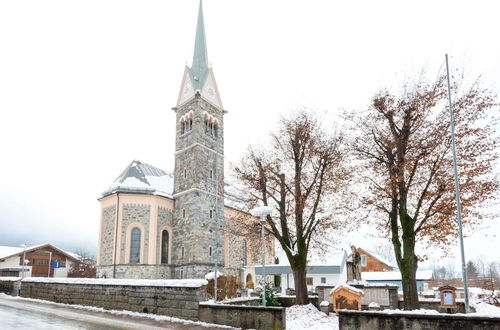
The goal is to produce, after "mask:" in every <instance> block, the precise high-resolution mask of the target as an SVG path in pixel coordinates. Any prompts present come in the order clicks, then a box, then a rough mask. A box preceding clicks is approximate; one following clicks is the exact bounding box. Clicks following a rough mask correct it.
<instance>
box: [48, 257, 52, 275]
mask: <svg viewBox="0 0 500 330" xmlns="http://www.w3.org/2000/svg"><path fill="white" fill-rule="evenodd" d="M51 262H52V252H49V271H48V273H47V277H50V263H51Z"/></svg>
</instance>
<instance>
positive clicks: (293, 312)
mask: <svg viewBox="0 0 500 330" xmlns="http://www.w3.org/2000/svg"><path fill="white" fill-rule="evenodd" d="M286 328H287V330H305V329H307V330H338V329H339V320H338V318H337V316H335V313H330V315H329V316H328V315H326V314H325V313H323V312H321V311H319V310H318V309H317V308H316V307H314V305H312V304H309V305H295V306H292V307H288V308H287V309H286Z"/></svg>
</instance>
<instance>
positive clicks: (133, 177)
mask: <svg viewBox="0 0 500 330" xmlns="http://www.w3.org/2000/svg"><path fill="white" fill-rule="evenodd" d="M173 190H174V176H173V175H172V174H170V173H168V172H166V171H164V170H161V169H159V168H157V167H154V166H152V165H149V164H146V163H144V162H141V161H139V160H133V161H132V162H131V163H130V165H128V166H127V168H126V169H125V170H124V171H123V172H122V174H120V175H119V176H118V178H116V180H115V181H113V183H112V184H111V186H109V188H108V189H107V190H106V191H104V192H103V193H102V196H101V197H105V196H108V195H111V194H114V193H117V192H128V193H138V194H151V195H158V196H163V197H167V198H173V197H172V193H173Z"/></svg>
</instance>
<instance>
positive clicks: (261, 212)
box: [250, 206, 273, 307]
mask: <svg viewBox="0 0 500 330" xmlns="http://www.w3.org/2000/svg"><path fill="white" fill-rule="evenodd" d="M272 212H273V208H272V207H269V206H259V207H256V208H253V209H252V210H250V214H252V215H253V216H254V217H260V238H261V244H262V247H261V249H262V283H261V285H262V290H263V291H262V307H266V262H265V255H266V250H265V244H264V225H265V224H266V217H267V216H268V215H270V214H271V213H272Z"/></svg>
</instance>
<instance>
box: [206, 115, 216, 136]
mask: <svg viewBox="0 0 500 330" xmlns="http://www.w3.org/2000/svg"><path fill="white" fill-rule="evenodd" d="M203 115H204V117H205V133H206V134H208V135H211V136H214V137H217V127H218V126H219V120H218V119H217V118H215V117H214V116H212V115H210V114H209V113H208V112H206V111H205V112H204V113H203Z"/></svg>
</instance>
